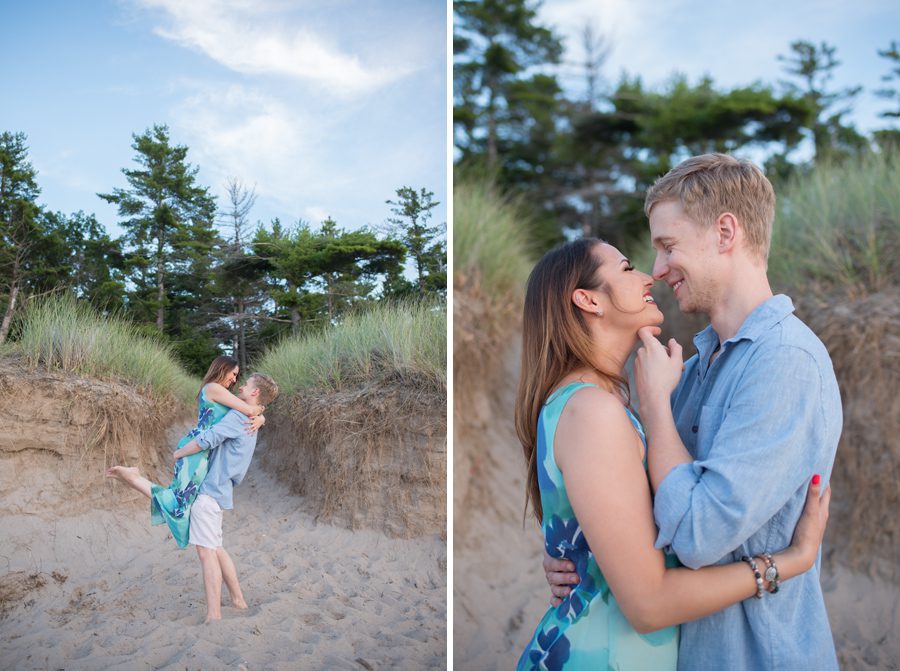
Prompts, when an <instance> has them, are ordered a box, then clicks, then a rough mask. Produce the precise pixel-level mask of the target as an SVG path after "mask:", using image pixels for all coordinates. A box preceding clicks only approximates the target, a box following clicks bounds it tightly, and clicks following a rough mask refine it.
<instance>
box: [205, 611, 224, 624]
mask: <svg viewBox="0 0 900 671" xmlns="http://www.w3.org/2000/svg"><path fill="white" fill-rule="evenodd" d="M221 619H222V614H221V613H219V614H218V615H210V614H209V613H207V614H206V619H205V620H204V621H203V624H210V623H211V622H215V621H216V620H221Z"/></svg>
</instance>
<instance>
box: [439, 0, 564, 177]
mask: <svg viewBox="0 0 900 671" xmlns="http://www.w3.org/2000/svg"><path fill="white" fill-rule="evenodd" d="M538 7H540V2H535V1H534V0H457V1H456V2H454V3H453V12H454V14H455V15H456V17H457V20H456V21H455V22H454V25H455V30H454V35H453V53H454V66H453V87H454V107H453V122H454V128H455V135H456V145H457V147H458V148H459V149H460V150H461V151H462V152H463V154H464V155H473V154H474V155H479V156H484V157H485V158H486V160H487V162H488V164H489V165H491V166H497V165H498V164H499V163H500V162H502V161H503V157H504V154H505V153H506V152H507V151H508V149H509V145H511V144H515V143H517V142H519V143H521V142H522V140H523V138H522V137H512V134H511V132H510V131H511V125H515V124H518V125H519V126H520V132H522V131H524V132H526V133H530V132H531V131H532V130H534V129H533V127H532V125H531V124H530V123H527V122H524V119H523V110H525V109H526V108H527V107H528V104H529V103H537V102H538V101H540V102H541V103H542V106H543V108H546V106H547V104H548V103H549V102H551V101H552V99H553V98H554V97H555V95H556V94H557V93H558V92H559V87H558V85H557V84H556V81H555V79H553V78H552V77H549V76H548V75H546V74H539V75H536V76H526V75H527V74H528V71H529V69H531V68H533V67H535V66H543V65H547V64H551V63H556V62H558V61H559V58H560V55H561V54H562V43H561V42H560V40H559V38H558V37H556V36H555V35H554V34H553V32H552V31H551V30H550V29H549V28H546V27H544V26H540V25H537V23H536V19H537V10H538ZM531 107H532V111H534V110H536V109H538V107H537V106H536V105H534V104H532V105H531ZM511 121H512V122H514V124H511V123H510V122H511Z"/></svg>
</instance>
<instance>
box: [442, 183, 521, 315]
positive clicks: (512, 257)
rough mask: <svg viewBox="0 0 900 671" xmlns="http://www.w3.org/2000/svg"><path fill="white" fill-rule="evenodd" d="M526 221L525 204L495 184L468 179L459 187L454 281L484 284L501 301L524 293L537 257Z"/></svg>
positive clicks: (455, 198) (455, 209)
mask: <svg viewBox="0 0 900 671" xmlns="http://www.w3.org/2000/svg"><path fill="white" fill-rule="evenodd" d="M526 219H527V214H526V213H525V211H524V207H523V206H522V205H521V203H519V202H517V201H516V200H514V199H511V198H509V197H507V196H503V195H502V194H500V193H499V192H498V191H497V189H496V187H494V186H493V184H492V183H491V182H490V180H487V179H474V178H472V177H468V178H467V177H466V176H465V175H463V176H462V178H461V179H460V180H458V181H457V183H456V185H455V186H454V188H453V275H454V282H455V283H459V282H462V283H463V284H465V283H468V282H470V281H475V282H478V283H479V285H480V287H481V290H482V292H483V293H493V294H494V295H496V296H497V297H500V298H502V297H506V296H510V295H521V294H522V293H523V291H524V285H525V279H526V278H527V277H528V273H529V272H530V271H531V267H532V266H533V265H534V256H535V255H534V253H533V250H532V249H531V245H530V244H529V242H528V239H527V235H526V232H527V231H528V230H529V228H528V226H526V225H525V221H526ZM473 275H476V276H477V277H473Z"/></svg>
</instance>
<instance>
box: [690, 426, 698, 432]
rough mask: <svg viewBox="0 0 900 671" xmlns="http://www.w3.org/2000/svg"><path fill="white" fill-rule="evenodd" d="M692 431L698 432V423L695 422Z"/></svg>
mask: <svg viewBox="0 0 900 671" xmlns="http://www.w3.org/2000/svg"><path fill="white" fill-rule="evenodd" d="M691 431H693V432H694V433H697V425H696V424H694V426H692V427H691Z"/></svg>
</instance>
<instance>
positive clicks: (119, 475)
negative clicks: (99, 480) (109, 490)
mask: <svg viewBox="0 0 900 671" xmlns="http://www.w3.org/2000/svg"><path fill="white" fill-rule="evenodd" d="M140 475H141V474H140V471H138V469H137V468H135V467H134V466H111V467H110V468H107V469H106V477H108V478H115V479H116V480H119V481H121V482H124V483H125V484H126V485H130V484H131V483H132V482H134V481H135V480H137V479H138V478H139V477H140Z"/></svg>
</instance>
